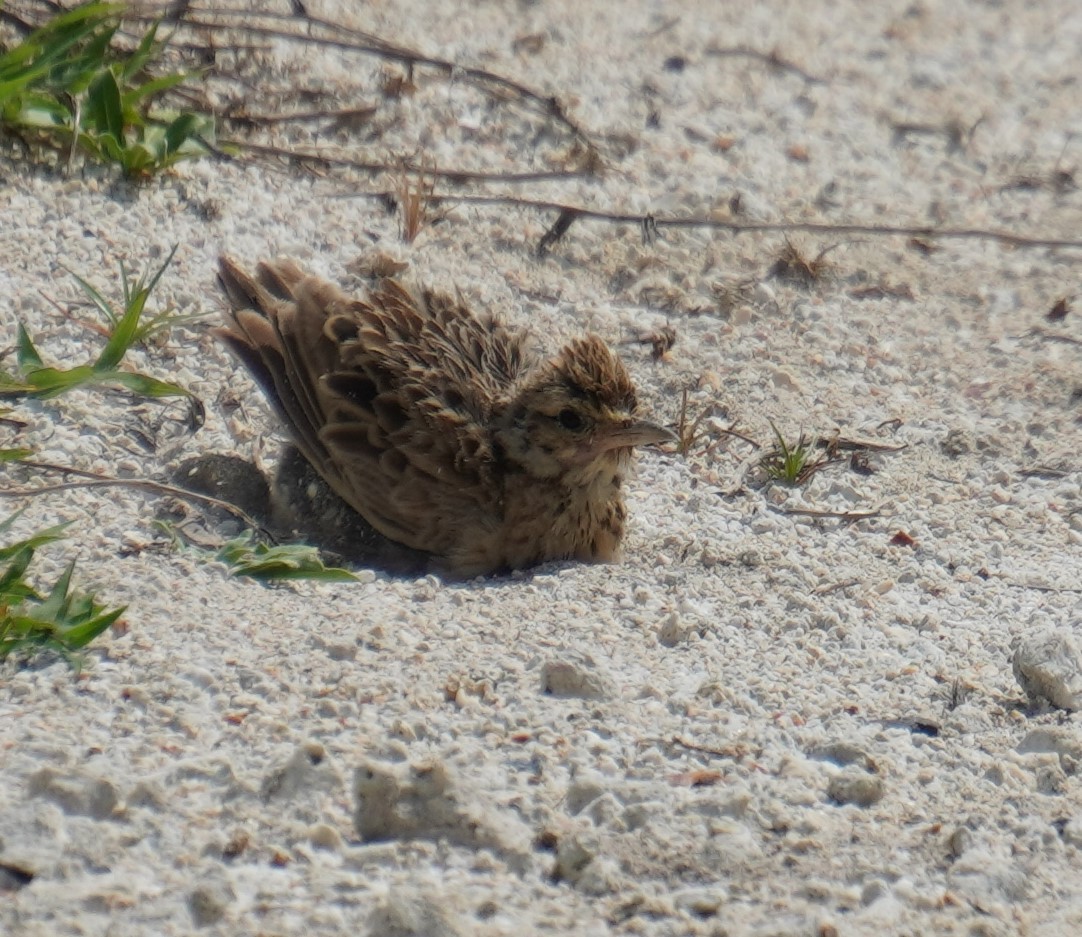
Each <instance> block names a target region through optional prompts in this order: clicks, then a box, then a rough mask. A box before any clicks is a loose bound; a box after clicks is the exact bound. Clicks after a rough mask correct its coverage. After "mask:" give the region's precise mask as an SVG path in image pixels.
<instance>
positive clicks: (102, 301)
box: [61, 265, 123, 325]
mask: <svg viewBox="0 0 1082 937" xmlns="http://www.w3.org/2000/svg"><path fill="white" fill-rule="evenodd" d="M61 269H62V270H64V271H65V272H66V273H68V274H69V275H71V276H73V277H74V278H75V282H76V283H78V284H79V286H80V287H82V290H83V292H84V293H86V295H87V296H89V297H90V301H91V302H92V303H93V304H94V305H95V306H97V308H98V311H99V312H100V313H101V314H102V315H103V316H105V318H106V319H107V320H108V321H109V324H110V325H115V324H116V318H117V317H116V313H115V312H113V307H112V306H110V305H109V301H108V300H107V299H106V298H105V297H104V296H102V295H101V293H99V292H98V290H96V289H95V288H94V287H93V286H91V285H90V283H88V282H87V281H86V280H84V279H83V278H82V277H81V276H79V274H77V273H75V272H73V271H71V270H68V268H67V267H64V266H63V265H61ZM121 270H123V267H121Z"/></svg>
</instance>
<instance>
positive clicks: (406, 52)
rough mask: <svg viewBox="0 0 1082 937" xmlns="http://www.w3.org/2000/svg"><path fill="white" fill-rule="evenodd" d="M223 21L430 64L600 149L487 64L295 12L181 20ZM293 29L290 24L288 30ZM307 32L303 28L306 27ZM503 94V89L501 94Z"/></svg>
mask: <svg viewBox="0 0 1082 937" xmlns="http://www.w3.org/2000/svg"><path fill="white" fill-rule="evenodd" d="M253 18H258V19H259V20H262V21H263V22H268V21H270V22H279V23H282V24H285V28H283V27H275V26H265V25H260V24H257V23H253V22H252V19H253ZM128 19H131V20H132V21H135V22H153V21H155V17H154V16H153V15H146V14H140V13H138V12H133V13H132V14H131V15H130V16H129V17H128ZM222 19H225V20H228V21H230V22H229V23H228V24H227V25H228V26H229V27H230V28H234V29H237V30H238V31H240V32H242V33H244V34H246V35H250V36H266V37H270V38H274V39H286V40H293V41H296V42H301V43H304V44H305V45H306V46H312V45H319V46H325V47H327V48H333V49H342V50H344V51H347V52H356V53H357V54H359V55H372V56H377V57H379V58H383V59H388V60H390V61H393V62H399V63H401V64H403V65H406V66H409V67H411V68H412V67H413V66H416V65H421V66H426V67H428V68H433V69H436V70H437V71H440V72H443V73H444V74H445V75H446V76H447V77H448V78H450V79H452V80H455V81H465V82H468V83H470V84H473V85H476V86H479V87H481V88H483V89H485V90H487V91H488V92H489V93H490V94H491V95H492V96H494V97H504V98H506V97H508V96H510V97H511V98H513V99H517V100H518V101H520V102H522V103H523V104H526V105H528V106H529V107H531V108H532V109H533V110H535V111H538V112H540V113H541V114H542V115H544V116H545V117H547V118H549V119H551V120H554V121H555V122H556V123H558V124H561V125H562V126H563V127H564V128H565V129H566V130H567V131H568V132H569V133H570V134H571V135H572V136H573V137H574V138H575V139H577V140H579V141H581V142H582V143H583V144H584V145H585V146H586V147H587V148H588V149H589V150H591V151H595V150H596V147H595V146H594V144H593V142H592V141H591V140H590V137H589V135H588V134H587V133H586V131H585V130H583V129H582V128H581V127H579V125H578V124H577V123H575V121H573V120H572V119H571V118H570V117H568V116H567V114H566V113H565V111H564V108H563V105H562V104H561V103H560V102H559V100H557V98H555V97H554V96H546V95H543V94H541V93H539V92H537V91H534V90H533V89H532V88H529V87H527V86H526V85H524V84H521V83H519V82H517V81H515V80H513V79H511V78H506V77H505V76H503V75H498V74H496V73H495V72H490V71H488V70H487V69H483V68H474V67H470V66H463V65H459V64H458V63H456V62H452V61H449V60H447V59H442V58H438V57H435V56H430V55H425V54H423V53H421V52H418V51H416V50H414V49H409V48H406V47H405V46H399V45H395V44H394V43H392V42H389V41H387V40H386V39H382V38H380V37H379V36H376V35H374V34H372V33H368V32H363V31H361V30H357V29H352V28H350V27H348V26H345V25H344V24H342V23H336V22H334V21H332V20H325V19H322V18H320V17H318V16H313V15H311V14H309V13H305V14H304V16H303V17H302V18H298V17H297V16H296V15H295V14H287V13H253V12H250V11H248V10H236V9H233V10H231V9H226V8H220V7H210V8H207V9H201V10H198V11H197V12H196V15H195V16H186V17H183V18H181V19H179V20H177V21H176V22H177V25H182V26H185V27H188V28H190V29H209V30H221V29H222V27H223V23H222V22H221V20H222ZM305 26H308V27H316V29H318V30H323V31H325V32H327V33H330V35H318V34H316V35H313V33H312V30H311V28H304V27H305ZM289 27H291V28H289ZM302 30H303V31H302ZM497 92H499V93H497Z"/></svg>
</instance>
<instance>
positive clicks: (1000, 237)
mask: <svg viewBox="0 0 1082 937" xmlns="http://www.w3.org/2000/svg"><path fill="white" fill-rule="evenodd" d="M330 197H331V198H371V199H385V198H386V197H387V195H386V193H385V192H346V193H340V194H335V195H331V196H330ZM440 199H441V200H442V201H445V202H455V203H457V204H460V205H478V206H488V205H493V206H500V205H506V206H511V207H514V208H531V209H534V210H535V211H551V212H557V213H559V214H561V215H568V214H570V215H573V216H574V219H575V220H576V221H601V222H606V223H608V224H633V225H635V226H636V227H638V228H641V227H642V226H643V224H644V223H646V221H647V219H650V223H651V224H652V225H653V226H654V227H657V228H706V229H708V230H714V231H730V232H732V233H733V234H764V233H777V232H783V231H785V232H789V231H800V232H803V233H806V234H821V235H824V236H827V235H831V236H834V235H838V234H860V235H865V236H879V237H922V238H941V239H951V240H981V241H989V240H991V241H999V242H1000V243H1001V244H1005V245H1007V246H1009V247H1020V248H1039V247H1048V248H1074V249H1078V250H1082V240H1080V239H1074V238H1040V237H1030V236H1028V235H1024V234H1011V233H1010V232H1008V231H993V230H991V229H985V228H931V227H927V226H907V225H873V224H855V223H854V224H827V223H825V222H816V221H773V222H755V221H748V222H744V221H721V220H719V219H716V218H702V217H695V216H688V217H683V218H681V217H673V218H665V217H658V216H656V215H640V214H632V213H628V212H610V211H602V210H600V209H593V208H584V207H583V206H581V205H568V204H566V203H564V202H551V201H546V200H543V199H527V198H518V197H517V196H514V195H441V196H440ZM1070 341H1072V342H1073V341H1076V340H1070Z"/></svg>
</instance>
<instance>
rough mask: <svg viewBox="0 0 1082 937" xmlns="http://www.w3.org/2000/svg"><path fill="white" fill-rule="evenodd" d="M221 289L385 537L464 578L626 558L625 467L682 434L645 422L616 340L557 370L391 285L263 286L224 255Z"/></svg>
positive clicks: (307, 450) (480, 318) (230, 331)
mask: <svg viewBox="0 0 1082 937" xmlns="http://www.w3.org/2000/svg"><path fill="white" fill-rule="evenodd" d="M220 277H221V281H222V285H223V286H224V288H225V291H226V293H227V294H228V296H229V299H230V305H231V307H232V311H231V319H230V322H229V325H228V326H227V327H226V328H224V329H221V330H219V331H218V334H219V335H220V336H221V337H222V338H223V339H224V340H225V341H226V342H227V343H228V344H229V345H230V347H232V348H233V350H234V351H235V352H236V353H237V355H238V356H239V357H240V358H241V360H242V361H244V363H245V364H246V365H247V366H248V368H249V369H250V370H251V372H252V374H253V375H254V376H255V378H256V379H257V380H258V382H259V383H260V384H261V385H262V387H263V388H264V391H265V392H266V393H267V395H268V397H269V399H270V401H271V403H272V405H273V406H274V408H275V410H276V411H277V412H278V414H279V415H280V417H281V418H282V419H283V421H284V422H285V423H286V425H287V426H288V427H289V429H290V432H291V434H292V436H293V438H294V441H295V443H296V445H297V447H298V448H299V449H300V451H301V453H302V454H303V455H304V457H305V458H306V459H307V460H308V461H309V462H310V463H311V465H312V466H313V467H314V468H315V469H316V470H317V471H318V472H319V473H320V475H322V476H323V478H324V479H325V480H326V481H327V483H328V484H329V485H330V486H331V487H332V488H333V489H334V491H335V492H336V493H337V494H338V495H339V496H340V497H341V498H342V499H343V500H345V501H346V502H347V503H348V504H349V505H351V506H352V507H353V508H354V510H356V511H357V512H358V513H359V514H361V515H362V516H363V517H364V518H365V519H366V520H367V521H368V522H369V523H370V524H371V525H372V526H373V527H374V528H375V529H376V530H378V531H379V532H380V533H382V534H383V535H384V536H386V537H389V538H390V539H392V540H395V541H398V542H399V543H402V544H405V545H406V546H408V547H411V548H414V549H417V550H423V551H426V552H428V553H430V554H432V555H433V556H434V558H435V560H436V561H437V565H438V566H440V567H441V568H443V569H445V570H446V571H449V572H452V573H455V574H458V575H473V574H476V573H484V572H489V571H491V570H494V569H499V568H503V567H520V566H526V565H531V564H532V563H536V562H541V561H543V560H545V559H552V558H559V557H573V556H574V557H580V558H583V559H607V558H609V556H611V555H612V554H613V553H614V551H615V549H616V545H617V544H618V542H619V539H620V536H621V535H622V531H623V504H622V501H621V500H620V495H619V479H620V475H621V472H622V467H623V466H625V465H626V463H627V461H628V456H629V455H630V451H631V447H632V446H634V445H639V444H642V443H644V442H657V441H661V440H662V439H665V438H667V436H668V433H667V431H665V430H661V429H660V428H658V427H655V426H653V425H652V424H645V423H639V422H635V421H634V420H632V419H631V415H632V411H633V410H634V407H635V399H634V388H633V387H632V385H631V382H630V380H629V379H628V377H627V373H626V371H624V369H623V367H622V366H621V365H620V364H619V361H618V360H617V359H616V358H615V357H614V356H613V355H612V353H611V351H610V350H609V349H608V347H607V346H605V344H604V343H603V342H601V341H600V339H597V338H593V337H589V338H585V339H580V340H578V341H577V342H575V343H572V345H570V346H568V348H567V349H565V352H564V353H563V354H562V355H561V356H559V357H557V358H556V359H553V360H552V361H550V362H548V363H539V362H538V361H536V360H535V359H534V358H533V357H532V356H531V355H530V354H529V353H528V352H527V351H526V350H525V347H524V341H523V337H522V336H521V335H518V334H515V333H512V332H511V331H509V330H508V329H507V328H506V327H505V326H504V325H503V324H502V322H501V321H500V320H499V319H498V318H496V317H495V316H492V315H490V314H483V315H475V314H473V313H472V312H470V311H469V310H468V309H466V308H465V307H464V306H463V305H462V304H461V302H459V301H457V300H454V299H451V298H449V297H447V296H441V295H438V294H434V293H431V292H427V291H426V292H422V293H419V294H416V295H415V294H413V293H411V292H409V291H407V290H406V289H405V288H403V287H402V286H401V285H399V284H398V283H397V282H394V281H391V280H384V281H381V282H380V284H379V285H378V286H377V287H376V288H375V289H374V290H373V291H372V292H371V294H370V295H369V296H368V297H367V298H366V299H365V300H359V299H353V298H350V297H348V296H346V295H345V294H344V293H342V292H341V291H340V290H339V289H338V288H337V287H335V286H332V285H331V284H329V283H326V282H324V281H322V280H320V279H318V278H316V277H312V276H308V275H306V274H305V273H304V272H303V271H302V270H301V269H300V268H299V267H297V265H296V264H294V263H293V262H292V261H288V260H279V261H275V262H272V263H263V264H260V265H259V268H258V271H257V274H256V276H255V278H253V277H250V276H249V275H248V274H246V273H245V272H244V271H243V270H241V269H240V268H239V267H238V266H237V265H236V264H235V263H234V262H233V261H232V260H230V259H229V258H227V257H223V258H222V261H221V268H220ZM572 410H574V411H575V416H574V422H576V423H577V424H579V425H576V426H574V427H573V428H571V429H569V428H567V427H566V426H562V425H561V424H560V421H561V420H562V421H563V422H564V423H570V422H572V417H569V416H568V415H567V414H568V413H570V412H571V411H572ZM580 410H581V416H580V415H579V411H580ZM621 433H622V434H623V435H622V436H621V435H620V434H621ZM610 437H612V438H613V439H614V440H615V441H612V442H609V441H608V440H609V438H610ZM599 485H600V487H598V486H599ZM614 519H618V523H616V520H614ZM595 528H596V529H595Z"/></svg>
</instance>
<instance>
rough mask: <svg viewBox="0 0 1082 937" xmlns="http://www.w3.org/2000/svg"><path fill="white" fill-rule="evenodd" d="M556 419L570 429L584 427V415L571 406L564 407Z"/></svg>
mask: <svg viewBox="0 0 1082 937" xmlns="http://www.w3.org/2000/svg"><path fill="white" fill-rule="evenodd" d="M556 421H557V422H558V423H559V424H560V425H561V426H562V427H563V428H564V429H570V430H577V429H582V417H581V416H579V415H578V414H577V413H576V412H575V411H574V410H572V409H571V408H570V407H564V409H563V410H561V411H560V412H559V413H557V414H556Z"/></svg>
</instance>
